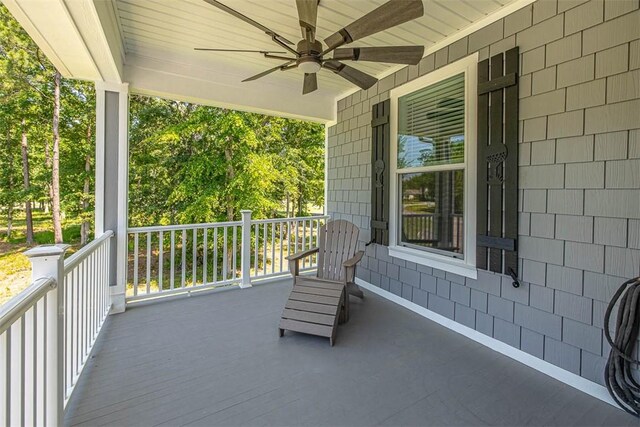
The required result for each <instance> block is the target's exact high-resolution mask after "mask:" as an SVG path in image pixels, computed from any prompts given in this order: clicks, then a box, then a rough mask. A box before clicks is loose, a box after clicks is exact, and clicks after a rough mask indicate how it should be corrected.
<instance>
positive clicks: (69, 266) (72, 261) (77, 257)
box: [64, 230, 113, 274]
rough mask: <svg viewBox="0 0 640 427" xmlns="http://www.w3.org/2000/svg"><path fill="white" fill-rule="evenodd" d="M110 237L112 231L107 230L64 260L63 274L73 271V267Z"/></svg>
mask: <svg viewBox="0 0 640 427" xmlns="http://www.w3.org/2000/svg"><path fill="white" fill-rule="evenodd" d="M111 237H113V231H111V230H107V231H105V232H104V233H102V235H101V236H100V237H98V238H97V239H95V240H93V241H92V242H89V243H88V244H87V245H86V246H85V247H83V248H82V249H80V250H79V251H78V252H76V253H75V254H73V255H71V256H70V257H69V258H67V259H65V260H64V272H65V274H66V273H68V272H69V271H71V270H73V269H74V268H75V267H77V266H78V265H79V264H80V263H81V262H82V261H84V260H85V259H86V258H87V257H88V256H89V255H91V253H92V252H93V251H94V250H95V249H96V248H97V247H99V246H100V245H101V244H102V242H104V241H105V240H107V239H110V238H111Z"/></svg>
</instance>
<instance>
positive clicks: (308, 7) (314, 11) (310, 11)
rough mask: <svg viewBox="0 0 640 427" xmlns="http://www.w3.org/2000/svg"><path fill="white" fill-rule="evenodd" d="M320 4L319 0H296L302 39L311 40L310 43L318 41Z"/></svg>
mask: <svg viewBox="0 0 640 427" xmlns="http://www.w3.org/2000/svg"><path fill="white" fill-rule="evenodd" d="M318 3H319V0H296V6H297V8H298V19H299V20H300V29H301V30H302V38H303V39H306V40H309V41H310V42H314V41H315V39H316V22H317V20H318Z"/></svg>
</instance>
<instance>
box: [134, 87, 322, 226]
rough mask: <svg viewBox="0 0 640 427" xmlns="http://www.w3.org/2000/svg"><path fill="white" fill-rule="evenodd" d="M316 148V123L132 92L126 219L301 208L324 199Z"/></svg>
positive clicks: (193, 219) (178, 219) (174, 219)
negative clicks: (128, 208)
mask: <svg viewBox="0 0 640 427" xmlns="http://www.w3.org/2000/svg"><path fill="white" fill-rule="evenodd" d="M323 152H324V129H323V127H322V126H321V125H318V124H314V123H309V122H303V121H299V120H291V119H283V118H277V117H270V116H264V115H261V114H253V113H246V112H240V111H234V110H228V109H222V108H215V107H207V106H200V105H193V104H188V103H183V102H175V101H166V100H162V99H158V98H146V97H140V96H134V97H132V99H131V128H130V153H131V155H130V175H129V183H130V185H129V201H130V222H131V223H132V224H136V225H143V224H144V225H148V224H168V223H197V222H214V221H230V220H237V219H238V218H239V214H240V211H241V210H242V209H251V210H252V211H253V215H254V217H273V216H278V215H285V214H287V213H288V214H290V215H293V214H305V213H308V209H309V206H310V205H315V206H322V204H323V199H324V184H323V183H324V154H323ZM287 201H289V204H288V205H289V209H287Z"/></svg>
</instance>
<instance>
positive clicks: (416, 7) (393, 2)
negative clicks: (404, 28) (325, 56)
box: [324, 0, 424, 49]
mask: <svg viewBox="0 0 640 427" xmlns="http://www.w3.org/2000/svg"><path fill="white" fill-rule="evenodd" d="M422 15H424V6H423V5H422V0H390V1H388V2H387V3H385V4H383V5H382V6H380V7H378V8H377V9H374V10H372V11H371V12H369V13H367V14H366V15H364V16H363V17H362V18H360V19H357V20H356V21H354V22H352V23H351V24H349V25H347V26H346V27H344V28H343V29H341V30H340V31H338V32H336V33H334V34H332V35H330V36H329V37H327V38H326V39H324V42H325V43H326V44H327V46H329V49H335V48H336V47H339V46H342V45H343V44H348V43H351V42H353V41H356V40H360V39H361V38H363V37H366V36H370V35H371V34H375V33H377V32H380V31H384V30H386V29H388V28H391V27H395V26H396V25H400V24H403V23H405V22H408V21H411V20H412V19H416V18H420V17H421V16H422Z"/></svg>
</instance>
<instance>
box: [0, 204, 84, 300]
mask: <svg viewBox="0 0 640 427" xmlns="http://www.w3.org/2000/svg"><path fill="white" fill-rule="evenodd" d="M33 229H34V240H35V243H34V246H37V245H44V244H52V243H54V238H53V225H52V222H51V215H50V214H46V213H44V212H42V211H34V213H33ZM62 236H63V239H64V241H65V242H66V243H69V244H71V245H72V246H71V248H69V251H68V252H67V254H68V255H70V254H72V253H73V252H75V251H76V250H78V248H79V247H80V223H79V222H77V221H65V222H64V223H63V230H62ZM25 240H26V221H25V217H24V213H22V212H20V213H17V214H16V217H15V218H14V220H13V228H12V232H11V237H7V222H6V217H5V218H2V219H1V220H0V305H2V304H4V303H5V302H7V301H8V300H9V299H11V298H12V297H14V296H15V295H17V294H18V293H20V292H21V291H22V290H24V289H25V288H26V287H27V286H28V285H29V283H30V279H31V264H30V263H29V260H28V258H27V257H26V256H24V255H23V253H24V252H25V251H26V250H27V249H29V247H30V246H28V245H27V244H26V243H25Z"/></svg>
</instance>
